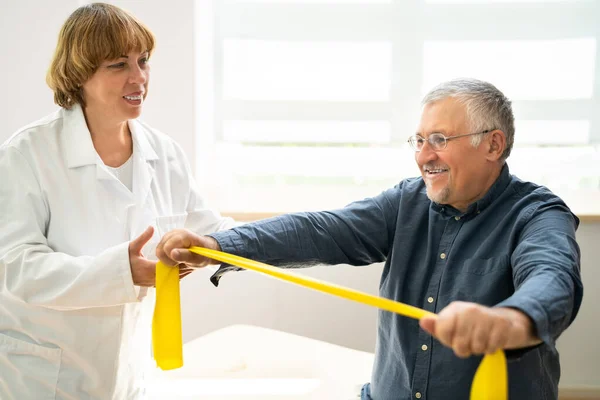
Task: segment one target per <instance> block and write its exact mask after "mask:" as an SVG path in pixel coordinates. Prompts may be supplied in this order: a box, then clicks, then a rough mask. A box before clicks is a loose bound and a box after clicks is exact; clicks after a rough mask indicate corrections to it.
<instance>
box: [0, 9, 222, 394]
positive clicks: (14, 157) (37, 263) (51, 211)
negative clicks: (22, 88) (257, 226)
mask: <svg viewBox="0 0 600 400" xmlns="http://www.w3.org/2000/svg"><path fill="white" fill-rule="evenodd" d="M153 50H154V37H153V35H152V33H151V32H150V30H149V29H148V28H147V27H145V26H144V25H143V24H142V23H141V22H140V21H138V20H137V19H136V18H135V17H133V16H132V15H130V14H128V13H127V12H125V11H123V10H121V9H119V8H117V7H114V6H111V5H107V4H102V3H96V4H89V5H85V6H83V7H80V8H78V9H77V10H76V11H75V12H73V14H72V15H71V16H70V17H69V18H68V19H67V21H66V22H65V24H64V25H63V27H62V29H61V32H60V35H59V40H58V45H57V48H56V51H55V54H54V58H53V60H52V64H51V66H50V69H49V72H48V76H47V82H48V84H49V86H50V87H51V89H52V90H53V91H54V99H55V102H56V103H57V104H58V105H59V106H61V109H60V110H59V111H57V112H56V113H54V114H52V115H50V116H47V117H46V118H44V119H42V120H39V121H37V122H35V123H33V124H31V125H28V126H26V127H25V128H23V129H21V130H19V131H18V132H17V133H16V134H15V135H13V136H12V137H11V138H10V139H9V140H8V141H7V142H6V143H4V144H3V145H2V147H0V209H1V210H2V212H1V213H0V226H1V227H2V228H1V229H0V398H1V399H5V400H6V399H19V400H21V399H54V398H56V399H83V398H85V399H102V400H106V399H119V400H120V399H137V398H141V397H143V395H144V389H143V388H144V382H143V379H144V374H145V369H146V368H147V367H148V366H150V365H152V363H151V351H150V348H151V347H150V340H151V337H150V334H151V324H150V321H151V317H152V310H153V301H154V290H153V289H152V288H151V287H152V286H153V285H154V274H155V262H154V261H150V260H148V259H147V258H145V257H144V255H143V254H148V255H153V254H154V249H153V248H154V247H155V245H156V243H157V242H158V239H159V238H160V235H161V234H163V233H165V232H167V231H169V230H171V229H174V228H178V227H184V226H185V227H186V228H189V229H193V230H194V231H195V232H200V233H209V232H214V231H217V230H221V229H225V228H228V227H231V226H232V225H233V221H231V220H230V219H225V218H222V217H221V216H220V215H219V214H218V213H216V212H213V211H211V210H208V209H204V207H203V204H202V200H201V198H200V197H199V195H198V193H197V190H196V187H195V183H194V182H193V180H192V178H191V177H192V173H191V171H190V168H189V166H188V164H187V162H186V161H185V155H184V153H183V151H182V150H181V148H180V147H179V146H177V144H176V143H175V142H174V141H173V140H171V139H169V138H168V137H167V136H165V135H163V134H162V133H160V132H158V131H156V130H155V129H152V128H151V127H149V126H147V125H145V124H144V123H142V122H140V121H138V120H137V118H138V117H139V116H140V114H141V112H142V107H143V104H144V101H145V99H146V96H147V95H148V82H149V78H150V65H149V63H148V60H149V58H150V55H151V54H152V51H153ZM155 228H156V232H155ZM189 272H190V270H188V269H184V268H182V269H181V270H180V275H181V276H185V275H186V274H188V273H189ZM149 288H150V289H149Z"/></svg>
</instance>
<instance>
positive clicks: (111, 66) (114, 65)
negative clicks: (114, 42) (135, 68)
mask: <svg viewBox="0 0 600 400" xmlns="http://www.w3.org/2000/svg"><path fill="white" fill-rule="evenodd" d="M124 66H125V63H124V62H120V63H116V64H111V65H109V66H108V68H123V67H124Z"/></svg>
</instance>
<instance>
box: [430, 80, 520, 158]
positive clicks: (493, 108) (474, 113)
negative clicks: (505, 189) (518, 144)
mask: <svg viewBox="0 0 600 400" xmlns="http://www.w3.org/2000/svg"><path fill="white" fill-rule="evenodd" d="M448 97H452V98H455V99H456V100H458V101H459V102H460V103H462V104H464V105H465V107H466V109H467V119H468V123H469V125H470V129H471V131H470V132H458V133H460V134H463V133H474V132H482V131H485V130H488V129H489V130H492V129H499V130H501V131H502V132H504V134H505V135H506V148H505V149H504V152H503V153H502V160H506V159H507V158H508V156H509V155H510V151H511V150H512V147H513V143H514V140H515V117H514V115H513V111H512V107H511V102H510V100H509V99H508V98H507V97H506V96H504V94H503V93H502V92H501V91H500V90H498V89H497V88H496V87H495V86H494V85H492V84H491V83H488V82H484V81H480V80H477V79H462V78H461V79H454V80H451V81H448V82H444V83H442V84H440V85H438V86H436V87H435V88H433V89H432V90H431V91H430V92H429V93H427V94H426V95H425V97H424V98H423V101H422V102H421V104H422V105H423V106H425V105H427V104H430V103H433V102H436V101H438V100H443V99H446V98H448ZM482 138H483V135H474V136H472V137H471V143H472V144H473V146H475V147H477V146H479V144H480V143H481V140H482Z"/></svg>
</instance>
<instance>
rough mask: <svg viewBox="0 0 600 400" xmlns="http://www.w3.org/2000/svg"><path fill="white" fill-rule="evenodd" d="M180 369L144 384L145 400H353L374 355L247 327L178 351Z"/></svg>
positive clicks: (159, 373) (219, 332)
mask: <svg viewBox="0 0 600 400" xmlns="http://www.w3.org/2000/svg"><path fill="white" fill-rule="evenodd" d="M183 357H184V366H183V367H182V368H179V369H176V370H171V371H161V370H159V369H156V370H155V371H154V373H153V376H152V378H151V379H150V380H149V381H150V382H149V387H148V394H149V396H150V399H152V400H158V399H165V400H166V399H169V400H179V399H198V400H208V399H215V400H233V399H235V400H258V399H261V400H262V399H269V400H271V399H278V400H300V399H311V400H357V399H358V398H359V397H358V396H359V394H360V388H361V386H362V385H363V384H364V383H365V382H368V381H369V380H370V377H371V368H372V365H373V354H372V353H366V352H362V351H357V350H353V349H349V348H345V347H341V346H337V345H333V344H330V343H326V342H322V341H318V340H314V339H309V338H306V337H302V336H297V335H292V334H289V333H285V332H280V331H276V330H272V329H266V328H260V327H256V326H249V325H232V326H229V327H226V328H223V329H219V330H217V331H214V332H211V333H209V334H207V335H204V336H202V337H200V338H198V339H195V340H193V341H191V342H189V343H186V344H185V345H184V347H183Z"/></svg>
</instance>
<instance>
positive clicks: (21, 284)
mask: <svg viewBox="0 0 600 400" xmlns="http://www.w3.org/2000/svg"><path fill="white" fill-rule="evenodd" d="M0 207H1V209H0V210H1V211H0V227H1V228H0V291H1V292H2V295H3V296H6V297H7V298H12V299H14V300H17V301H23V302H25V303H28V304H32V305H36V306H40V307H47V308H52V309H61V310H69V309H81V308H90V307H106V306H114V305H118V304H124V303H128V302H136V301H138V300H137V296H136V293H135V289H134V285H133V281H132V277H131V269H130V265H129V243H122V244H120V245H117V246H114V247H111V248H108V249H106V250H105V251H103V252H102V253H100V254H98V255H96V256H80V257H74V256H70V255H68V254H64V253H60V252H57V251H54V249H52V248H51V247H50V245H49V244H48V240H47V238H46V231H47V228H48V224H49V221H50V216H51V210H50V209H49V207H48V203H47V201H46V199H45V196H44V193H43V191H42V189H41V187H40V185H39V183H38V180H37V178H36V175H35V173H34V171H33V169H32V168H31V166H30V165H29V163H28V162H27V160H26V159H25V157H24V156H23V155H22V154H21V153H20V152H19V150H18V149H16V148H14V147H10V146H5V147H2V148H0Z"/></svg>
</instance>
